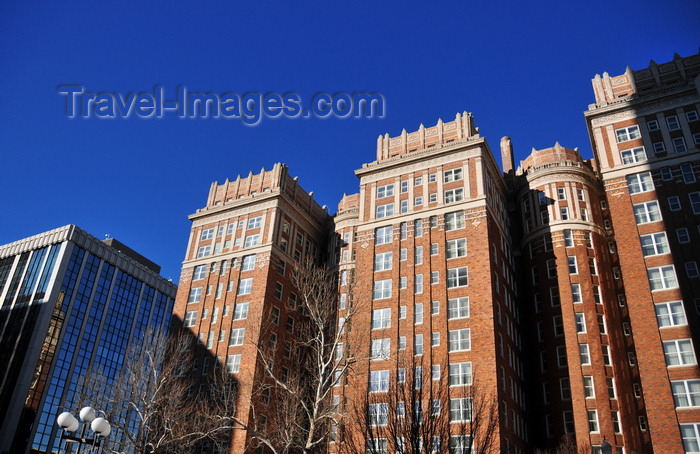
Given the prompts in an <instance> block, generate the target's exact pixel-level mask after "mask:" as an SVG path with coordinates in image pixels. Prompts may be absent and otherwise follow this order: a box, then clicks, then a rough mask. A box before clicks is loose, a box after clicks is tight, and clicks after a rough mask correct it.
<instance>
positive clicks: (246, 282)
mask: <svg viewBox="0 0 700 454" xmlns="http://www.w3.org/2000/svg"><path fill="white" fill-rule="evenodd" d="M252 290H253V278H252V277H249V278H246V279H241V280H240V282H238V294H239V295H247V294H249V293H250V292H251V291H252Z"/></svg>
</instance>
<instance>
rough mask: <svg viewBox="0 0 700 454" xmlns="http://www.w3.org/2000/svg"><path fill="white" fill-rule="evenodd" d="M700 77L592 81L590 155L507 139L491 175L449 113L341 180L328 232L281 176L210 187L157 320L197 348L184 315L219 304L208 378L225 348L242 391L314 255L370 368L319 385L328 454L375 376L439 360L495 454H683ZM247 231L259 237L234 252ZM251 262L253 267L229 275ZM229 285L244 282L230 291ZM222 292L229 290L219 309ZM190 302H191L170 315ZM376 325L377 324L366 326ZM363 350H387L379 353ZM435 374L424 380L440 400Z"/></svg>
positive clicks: (699, 376) (469, 133) (475, 138)
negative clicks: (323, 387) (329, 386)
mask: <svg viewBox="0 0 700 454" xmlns="http://www.w3.org/2000/svg"><path fill="white" fill-rule="evenodd" d="M698 74H700V55H695V56H691V57H687V58H681V57H679V56H676V57H675V58H674V60H673V61H672V62H669V63H665V64H662V65H657V64H655V63H653V62H652V64H651V65H650V67H649V68H646V69H643V70H639V71H633V70H631V69H628V70H627V71H626V72H625V73H624V74H623V75H621V76H616V77H610V76H609V75H608V74H607V73H604V75H603V76H596V77H595V78H594V79H593V88H594V94H595V98H596V103H595V104H592V105H591V106H589V110H588V111H587V112H586V113H585V117H586V121H587V124H588V128H589V133H590V137H591V141H592V145H593V151H594V159H592V160H589V161H585V160H583V159H582V158H581V156H580V154H579V153H578V151H577V150H575V149H568V148H565V147H562V146H561V145H559V144H556V145H555V146H554V147H551V148H546V149H543V150H534V149H533V151H532V153H531V154H530V156H529V157H528V158H527V159H526V160H525V161H523V162H521V163H520V165H519V166H518V167H517V168H516V166H515V165H514V162H513V150H512V145H511V142H510V139H509V138H507V137H506V138H503V139H502V141H501V144H500V152H501V157H502V159H503V161H504V162H503V167H502V169H499V168H498V166H497V164H496V162H495V159H494V157H493V154H492V152H491V150H490V148H489V145H488V144H487V143H486V141H485V139H483V138H482V137H481V136H480V135H479V132H478V129H477V128H476V127H475V125H474V119H473V117H472V115H471V114H468V113H466V112H464V113H462V114H458V115H456V117H455V119H454V120H453V121H448V122H443V121H442V120H440V121H438V123H437V124H436V125H435V126H432V127H427V128H426V127H424V126H423V125H421V126H420V127H419V128H418V130H416V131H413V132H407V131H406V130H404V131H403V132H402V133H401V134H400V135H399V136H396V137H390V136H389V135H388V134H386V135H384V136H379V138H378V140H377V150H376V151H377V153H376V160H375V161H374V162H371V163H368V164H364V165H363V166H362V168H361V169H358V170H357V171H356V175H357V177H358V178H359V180H360V184H359V192H358V193H356V194H351V195H344V196H343V198H342V200H341V201H340V203H339V204H338V211H337V213H336V215H335V217H334V219H333V221H334V226H332V227H330V230H331V231H334V232H335V234H336V235H329V234H328V232H327V231H326V226H327V225H329V222H330V218H329V217H328V216H327V215H326V214H325V210H324V209H322V208H321V207H318V206H317V205H316V204H315V202H314V201H313V197H312V195H311V194H307V193H305V192H304V191H302V190H301V189H300V188H299V186H298V184H297V182H296V180H293V179H291V178H290V177H289V176H288V175H287V170H286V167H285V166H284V165H281V164H276V165H275V167H274V168H273V170H272V171H269V172H268V171H265V170H264V169H263V171H262V172H261V173H260V174H258V175H253V174H252V173H251V174H250V175H249V176H248V177H246V178H241V177H238V178H237V179H236V180H235V181H227V182H226V183H225V184H222V185H219V184H218V183H214V184H213V185H212V188H211V190H210V194H209V198H208V201H207V206H206V207H205V208H203V209H202V210H198V211H197V213H195V214H193V215H192V216H191V217H190V219H191V220H192V221H193V226H192V233H191V235H190V241H189V244H188V247H187V256H186V258H185V262H184V264H183V273H182V277H181V285H180V290H179V293H178V297H177V300H176V308H175V311H176V314H178V315H180V316H181V317H182V318H183V319H185V318H186V314H187V313H188V312H192V311H197V318H196V320H195V321H194V322H192V317H191V316H190V318H189V319H188V320H190V322H188V324H189V323H194V324H193V325H191V326H190V328H191V329H193V330H194V332H196V333H198V334H200V333H206V334H203V335H202V337H200V340H201V341H202V343H203V344H205V345H206V343H207V341H208V338H209V336H211V334H210V332H216V330H214V328H213V325H214V324H213V323H212V322H211V319H209V320H206V319H205V320H202V317H201V315H202V311H203V310H205V309H208V311H209V314H212V313H213V312H214V311H216V310H217V308H219V314H221V313H223V312H224V310H225V309H224V308H225V307H226V306H230V313H229V315H228V317H229V318H228V319H226V317H225V316H223V317H222V316H220V317H219V319H220V320H221V322H220V323H224V324H225V326H223V327H220V328H218V327H217V329H218V330H220V329H224V330H229V329H231V328H235V327H236V326H239V325H240V327H245V329H246V331H245V342H244V343H243V345H235V346H234V345H231V346H229V343H230V342H228V339H229V338H228V337H227V336H225V338H226V341H227V342H228V343H227V342H221V343H215V346H214V345H213V346H211V348H208V352H209V354H211V355H214V356H218V357H219V359H220V361H221V362H222V363H225V362H226V358H227V357H228V355H232V354H241V355H242V356H241V358H242V359H241V363H240V371H239V372H238V373H239V374H240V375H241V380H242V382H243V381H245V382H248V381H250V383H254V382H255V381H256V380H257V379H259V375H256V374H258V372H256V371H257V370H258V368H259V365H256V361H259V359H258V358H257V355H256V352H255V349H254V347H251V346H250V345H252V343H259V342H263V341H264V340H265V339H266V338H267V337H269V336H270V335H271V334H273V333H274V334H276V335H277V336H278V342H283V341H290V342H292V341H293V339H294V336H293V334H291V333H287V332H286V330H285V329H284V326H283V325H284V323H280V324H279V325H275V324H270V323H269V322H266V321H269V317H270V316H271V315H270V314H271V311H273V310H274V311H279V312H276V313H277V314H278V315H279V317H281V318H282V320H284V318H285V317H287V316H293V309H291V308H290V307H289V304H284V303H285V302H286V301H288V299H289V297H290V296H289V295H290V294H291V293H293V291H294V290H293V289H292V288H291V283H290V282H289V280H288V276H283V275H279V274H278V265H279V261H280V260H282V261H286V262H287V263H293V262H294V261H295V260H298V259H299V258H300V257H301V256H302V255H304V254H308V253H312V254H320V253H321V251H326V250H328V252H329V254H328V257H329V259H330V261H331V262H332V263H333V264H334V265H337V266H338V270H339V274H340V279H339V282H340V287H339V293H340V296H339V301H340V302H339V314H338V317H339V319H340V318H344V311H347V310H348V308H349V307H350V305H351V304H352V305H355V307H360V308H361V311H360V313H359V314H358V315H356V317H355V319H354V320H353V323H352V326H349V327H347V329H349V330H351V333H352V336H353V339H354V340H355V342H356V343H358V344H359V351H360V355H361V356H362V357H363V358H367V359H366V360H364V361H361V362H359V363H358V364H357V366H356V367H355V368H354V373H353V374H350V375H348V376H346V377H343V378H342V380H341V381H340V382H339V385H338V386H337V387H336V388H335V390H334V396H336V397H335V398H334V400H335V401H336V402H342V403H343V404H342V405H341V406H339V414H338V418H337V422H338V425H336V426H334V427H332V428H331V433H330V434H329V444H328V452H330V453H339V452H345V451H344V445H343V443H344V442H347V441H348V440H352V439H358V438H360V437H361V434H359V433H358V432H357V428H353V425H352V423H350V422H349V421H350V409H351V408H352V407H353V405H354V404H356V403H357V402H364V400H363V399H366V398H367V397H366V396H367V395H368V393H369V391H370V386H371V384H370V376H371V373H372V372H373V371H375V372H376V371H388V372H389V374H388V375H389V380H390V381H392V382H396V380H397V377H398V376H399V374H402V373H403V372H401V369H405V368H406V365H408V366H409V367H415V366H416V365H417V364H420V365H421V366H422V367H423V368H424V369H423V370H424V371H425V370H426V369H429V368H432V366H434V365H440V366H443V365H444V366H443V367H444V368H447V369H449V367H447V366H449V364H457V363H460V364H465V363H468V364H469V365H470V366H471V373H472V374H473V377H475V378H478V382H479V386H480V388H482V389H483V390H484V392H487V393H489V394H490V395H492V396H493V398H494V400H495V401H496V402H497V405H498V418H499V419H498V423H497V425H496V428H495V429H494V434H495V436H496V440H497V442H496V445H495V447H494V452H497V451H500V452H512V453H524V452H530V451H531V450H532V449H533V448H536V447H540V448H553V447H555V446H556V445H557V444H558V443H559V442H560V440H561V439H562V437H563V436H566V435H568V436H569V437H571V438H572V439H573V440H575V441H576V442H577V443H578V444H579V445H581V446H584V445H586V446H587V445H590V446H592V447H593V448H594V452H597V450H599V449H600V446H601V444H604V442H605V441H607V442H609V443H610V444H611V445H612V446H613V447H614V449H615V450H616V451H617V452H623V450H624V452H627V453H646V452H661V453H665V452H668V453H675V452H683V451H684V438H685V446H686V447H688V449H691V448H692V447H693V442H694V440H695V439H696V438H694V437H700V371H699V370H698V366H697V360H696V356H695V346H694V341H695V339H697V338H698V329H700V326H699V323H700V321H699V320H698V308H700V277H698V272H697V267H698V264H697V261H698V258H700V246H698V244H700V237H699V235H700V230H699V229H698V224H700V217H699V216H700V185H699V184H698V182H697V179H698V178H700V175H699V173H700V159H699V158H700V150H699V149H698V144H700V120H699V119H698V111H700V92H699V89H698V80H700V79H698V77H699V76H698ZM257 217H260V223H259V225H258V224H257V223H256V222H257V221H256V222H254V223H253V224H249V222H250V220H251V219H254V218H257ZM231 225H233V226H234V227H233V229H232V231H230V232H229V226H231ZM222 227H223V228H224V231H223V233H222V235H219V229H220V228H222ZM210 229H213V230H210ZM207 232H209V233H207ZM297 233H300V234H301V235H302V240H301V243H298V240H297ZM255 234H259V235H260V237H259V238H260V239H259V243H255V242H254V241H252V242H251V241H250V240H249V241H248V242H247V241H246V238H248V237H249V236H250V235H255ZM210 236H211V237H210ZM217 243H218V244H220V246H218V247H217ZM207 246H209V247H210V249H207ZM202 248H204V249H202ZM297 251H298V252H297ZM203 254H204V255H203ZM252 254H255V266H254V268H252V269H246V270H245V271H244V270H242V267H241V264H242V262H243V260H244V258H245V257H247V256H250V255H252ZM212 256H215V257H214V258H212ZM224 262H227V263H228V264H227V265H226V268H225V270H224V271H223V272H222V268H221V266H222V263H224ZM202 265H204V266H205V268H206V272H205V273H204V274H203V275H201V274H199V275H198V274H197V272H196V271H195V268H196V267H198V266H202ZM195 275H196V276H199V277H198V279H197V280H193V276H195ZM245 278H252V279H253V282H254V284H253V286H252V289H251V291H250V293H247V294H243V295H239V294H237V293H239V292H238V291H237V289H238V285H239V283H240V282H241V280H242V279H245ZM222 282H223V283H224V284H225V285H224V287H227V286H228V285H229V282H232V283H233V284H231V285H232V286H233V287H232V291H226V292H223V295H220V296H217V292H216V289H217V288H218V285H219V284H220V283H222ZM279 285H281V286H282V294H281V295H280V294H279V290H280V289H279ZM197 287H199V288H202V295H201V299H200V300H199V301H197V302H189V303H188V300H191V299H192V293H191V292H192V289H194V288H197ZM209 288H210V289H211V291H209V292H208V291H207V289H209ZM279 296H281V299H280V298H278V297H279ZM195 299H196V297H195ZM239 302H248V303H249V307H250V308H249V315H248V318H246V319H242V320H237V321H231V314H233V311H234V307H235V305H236V304H238V303H239ZM460 307H461V308H462V309H461V310H462V312H460V310H459V309H458V308H460ZM467 307H468V311H465V309H466V308H467ZM275 308H277V309H275ZM450 308H452V312H451V311H450ZM378 316H381V317H384V318H385V321H384V322H382V323H374V325H373V318H376V317H378ZM375 321H376V320H375ZM339 322H340V323H342V321H340V320H339ZM451 333H452V334H451ZM451 336H453V337H452V341H453V342H450V340H451ZM454 336H456V337H454ZM380 339H384V340H385V341H383V342H386V346H387V350H386V351H382V352H381V353H382V354H381V355H380V356H379V357H377V351H374V352H373V344H374V345H375V350H376V348H377V346H378V345H381V342H379V343H378V342H376V341H379V340H380ZM460 339H461V340H462V342H460ZM373 341H375V342H373ZM248 343H251V344H248ZM210 345H211V344H210ZM467 345H468V346H467ZM203 349H204V348H203ZM382 350H383V349H382ZM373 354H374V356H375V357H373ZM280 361H281V363H280V365H284V367H287V366H288V367H289V368H290V370H291V372H292V373H295V371H294V365H293V364H286V363H285V362H284V358H280ZM444 368H443V370H441V372H440V374H439V376H437V377H436V378H435V381H436V382H438V383H444V385H445V386H448V385H447V383H448V380H449V371H448V370H444ZM297 372H298V371H297ZM430 378H432V377H431V376H430V374H429V375H428V376H427V378H426V380H429V379H430ZM448 388H449V393H457V392H458V388H459V386H457V387H455V386H448ZM251 389H252V386H251V387H249V388H248V391H245V392H244V393H243V395H242V397H241V399H242V401H245V400H246V399H248V400H250V399H251V396H252V394H251V391H250V390H251ZM246 392H247V393H248V394H246ZM371 394H372V396H371V398H372V401H373V402H382V399H383V397H382V393H381V392H378V393H377V392H375V393H371ZM674 394H675V395H674ZM248 403H249V404H251V405H254V406H255V405H260V403H259V402H257V401H255V400H254V399H253V401H251V402H248ZM424 405H428V403H427V402H425V403H424ZM249 406H250V405H248V406H245V408H249ZM449 413H450V411H449V408H443V409H442V413H441V414H444V417H445V418H448V417H449ZM256 414H265V411H262V412H261V413H256ZM270 417H274V416H272V415H271V416H270ZM453 427H457V426H453ZM456 430H457V429H454V431H453V435H458V433H457V432H456ZM235 437H240V439H238V438H236V439H235V440H234V447H233V452H242V447H243V446H244V443H245V442H246V440H244V438H245V434H243V433H238V434H236V435H235ZM248 441H249V440H248ZM442 443H443V444H442V446H444V447H447V446H448V441H447V440H443V441H442Z"/></svg>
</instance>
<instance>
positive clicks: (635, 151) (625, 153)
mask: <svg viewBox="0 0 700 454" xmlns="http://www.w3.org/2000/svg"><path fill="white" fill-rule="evenodd" d="M620 157H621V158H622V163H623V164H635V163H638V162H645V161H646V160H647V153H646V151H644V147H634V148H628V149H626V150H621V151H620Z"/></svg>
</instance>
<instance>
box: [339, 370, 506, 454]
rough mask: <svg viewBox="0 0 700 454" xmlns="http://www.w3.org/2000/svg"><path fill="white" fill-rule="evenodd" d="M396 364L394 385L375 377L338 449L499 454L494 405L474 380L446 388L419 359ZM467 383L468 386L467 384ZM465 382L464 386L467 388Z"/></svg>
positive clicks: (370, 453) (374, 453)
mask: <svg viewBox="0 0 700 454" xmlns="http://www.w3.org/2000/svg"><path fill="white" fill-rule="evenodd" d="M417 358H418V359H415V358H414V359H411V360H409V361H404V362H400V363H399V364H398V367H397V369H396V377H395V379H394V380H391V379H389V377H386V381H385V379H384V378H383V377H379V381H378V382H377V381H375V382H371V383H370V393H368V394H367V395H366V398H365V399H360V400H359V401H358V402H356V403H355V405H354V408H353V409H352V416H351V417H350V418H349V422H348V424H349V427H348V432H349V434H348V435H347V437H346V439H345V440H344V443H343V446H344V448H345V450H346V451H347V452H349V453H352V454H365V453H366V454H386V453H387V452H395V453H397V454H431V453H442V452H451V453H458V454H462V453H464V454H466V453H470V454H471V453H477V454H487V453H495V452H498V448H499V447H498V439H497V438H496V434H497V432H496V430H497V427H498V411H497V403H496V401H495V399H494V398H493V396H492V395H491V394H490V393H489V392H488V391H487V390H486V389H485V388H483V387H482V386H480V385H479V383H478V382H477V381H476V380H475V379H474V380H472V377H471V372H469V375H468V376H467V375H465V376H464V380H465V386H453V387H450V386H449V385H450V383H449V378H448V377H443V376H441V375H439V372H438V371H443V370H444V371H448V370H449V369H448V368H449V365H448V364H441V365H440V367H439V369H435V370H434V369H433V367H432V365H430V364H428V365H427V366H426V365H424V363H423V359H422V357H417ZM466 380H468V382H467V381H466ZM467 383H469V384H467Z"/></svg>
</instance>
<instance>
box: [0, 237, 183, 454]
mask: <svg viewBox="0 0 700 454" xmlns="http://www.w3.org/2000/svg"><path fill="white" fill-rule="evenodd" d="M159 273H160V267H159V266H158V265H156V264H154V263H153V262H151V261H149V260H148V259H146V258H145V257H143V256H141V255H140V254H138V253H136V252H134V251H133V250H131V249H129V248H128V247H126V246H125V245H123V244H121V243H119V242H118V241H116V240H114V239H108V240H105V241H100V240H98V239H97V238H95V237H93V236H91V235H89V234H88V233H86V232H84V231H83V230H81V229H80V228H78V227H76V226H73V225H69V226H65V227H61V228H59V229H56V230H52V231H49V232H45V233H42V234H39V235H36V236H33V237H30V238H26V239H24V240H20V241H17V242H14V243H10V244H7V245H4V246H0V304H1V307H0V364H2V365H3V369H2V370H0V452H3V453H4V452H12V453H26V452H36V453H40V452H41V453H44V452H57V451H58V449H59V443H60V430H59V428H58V427H57V425H56V416H57V415H58V414H59V413H61V412H62V411H64V410H65V409H73V410H74V407H75V406H76V405H77V404H78V403H77V401H76V400H77V397H78V393H79V391H80V389H79V387H80V383H81V382H82V380H83V378H84V376H85V373H86V371H87V370H88V369H99V370H100V373H101V374H104V375H105V376H107V377H116V376H117V374H118V373H119V371H120V370H121V368H122V366H123V362H124V355H125V353H126V350H127V347H128V346H129V345H131V344H132V343H134V342H138V341H139V340H140V339H142V337H143V334H144V333H145V332H146V330H147V329H148V327H149V326H150V327H153V328H155V329H157V330H161V329H162V330H166V329H167V328H168V325H169V322H170V315H171V312H172V306H173V300H174V297H175V293H176V290H177V288H176V286H175V285H174V284H173V283H171V282H168V281H167V280H166V279H164V278H163V277H161V276H160V275H159ZM118 437H119V434H118V433H115V434H113V435H112V436H110V442H111V443H117V442H118Z"/></svg>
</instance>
